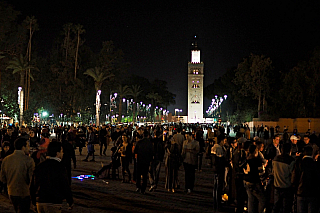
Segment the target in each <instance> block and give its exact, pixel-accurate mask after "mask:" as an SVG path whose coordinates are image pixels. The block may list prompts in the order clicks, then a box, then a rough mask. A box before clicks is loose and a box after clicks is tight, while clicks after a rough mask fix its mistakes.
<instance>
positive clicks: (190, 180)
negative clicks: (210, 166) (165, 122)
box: [181, 132, 200, 194]
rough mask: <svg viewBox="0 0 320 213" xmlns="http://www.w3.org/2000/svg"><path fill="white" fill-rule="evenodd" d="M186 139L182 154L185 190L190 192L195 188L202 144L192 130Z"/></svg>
mask: <svg viewBox="0 0 320 213" xmlns="http://www.w3.org/2000/svg"><path fill="white" fill-rule="evenodd" d="M186 139H187V140H185V141H184V142H183V146H182V152H181V155H182V159H183V167H184V171H185V190H186V192H187V193H188V194H190V193H191V192H192V191H193V188H194V182H195V170H196V166H197V160H198V156H197V155H198V153H199V151H200V146H199V142H198V141H196V140H194V139H193V137H192V133H191V132H189V133H187V134H186Z"/></svg>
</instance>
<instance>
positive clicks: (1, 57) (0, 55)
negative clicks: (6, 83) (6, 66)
mask: <svg viewBox="0 0 320 213" xmlns="http://www.w3.org/2000/svg"><path fill="white" fill-rule="evenodd" d="M2 54H3V52H0V59H3V58H4V57H5V56H3V55H2ZM0 97H1V70H0Z"/></svg>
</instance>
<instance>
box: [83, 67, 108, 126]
mask: <svg viewBox="0 0 320 213" xmlns="http://www.w3.org/2000/svg"><path fill="white" fill-rule="evenodd" d="M84 74H85V75H88V76H90V77H92V78H93V80H94V87H95V90H96V126H99V125H100V119H99V118H100V95H101V87H102V84H103V82H105V81H106V80H107V79H108V78H111V77H113V76H114V75H113V74H112V73H107V72H105V71H103V70H101V68H100V67H95V68H90V69H87V71H85V72H84ZM99 91H100V92H99Z"/></svg>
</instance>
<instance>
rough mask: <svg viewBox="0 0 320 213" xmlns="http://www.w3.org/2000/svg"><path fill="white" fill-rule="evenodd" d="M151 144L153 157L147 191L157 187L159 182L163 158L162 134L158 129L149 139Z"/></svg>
mask: <svg viewBox="0 0 320 213" xmlns="http://www.w3.org/2000/svg"><path fill="white" fill-rule="evenodd" d="M151 142H152V144H153V153H154V156H153V159H152V161H151V165H150V171H149V181H150V185H151V187H150V189H149V191H153V190H155V189H156V188H157V185H158V182H159V175H160V169H161V162H162V161H163V158H164V152H165V151H164V143H163V141H162V135H161V133H160V131H156V133H155V136H154V138H152V140H151Z"/></svg>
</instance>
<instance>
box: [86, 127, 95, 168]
mask: <svg viewBox="0 0 320 213" xmlns="http://www.w3.org/2000/svg"><path fill="white" fill-rule="evenodd" d="M94 143H95V133H94V132H93V128H92V127H89V132H88V145H87V149H88V154H87V157H86V158H85V159H84V160H83V161H88V158H89V156H90V155H92V159H91V160H90V161H93V162H94V161H95V160H94Z"/></svg>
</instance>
